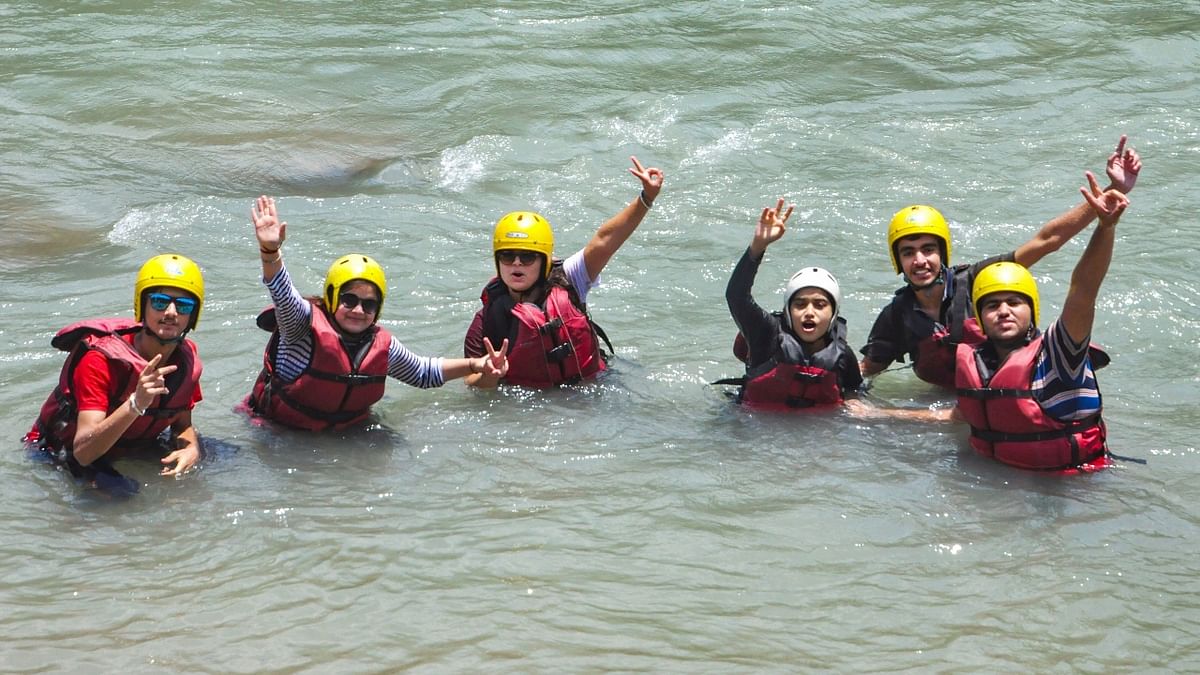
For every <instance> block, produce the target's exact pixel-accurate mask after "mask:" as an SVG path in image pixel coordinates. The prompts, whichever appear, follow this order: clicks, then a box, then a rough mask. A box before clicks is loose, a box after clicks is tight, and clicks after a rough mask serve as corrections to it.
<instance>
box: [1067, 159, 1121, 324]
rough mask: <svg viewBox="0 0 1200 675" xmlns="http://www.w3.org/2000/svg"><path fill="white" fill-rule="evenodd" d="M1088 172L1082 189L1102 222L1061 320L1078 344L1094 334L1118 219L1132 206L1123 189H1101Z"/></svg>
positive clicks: (1079, 267) (1074, 276)
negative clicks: (1098, 301) (1098, 305)
mask: <svg viewBox="0 0 1200 675" xmlns="http://www.w3.org/2000/svg"><path fill="white" fill-rule="evenodd" d="M1086 175H1087V181H1088V186H1087V187H1086V188H1080V189H1079V190H1080V192H1082V193H1083V196H1084V199H1087V201H1088V205H1089V207H1090V208H1092V209H1094V210H1095V213H1096V214H1097V215H1098V216H1099V217H1100V223H1099V224H1098V225H1096V229H1095V230H1094V231H1093V232H1092V238H1091V239H1090V240H1089V241H1088V245H1087V248H1086V249H1085V250H1084V252H1083V255H1082V256H1081V257H1080V258H1079V262H1078V263H1075V271H1074V272H1072V273H1071V287H1070V289H1069V290H1068V291H1067V299H1066V300H1065V301H1064V302H1063V311H1062V318H1061V319H1060V322H1061V324H1062V327H1063V328H1064V329H1065V330H1066V331H1067V335H1069V336H1070V337H1071V341H1072V342H1074V343H1075V344H1081V343H1083V342H1084V341H1085V340H1087V339H1088V338H1089V337H1091V334H1092V322H1093V320H1095V317H1096V296H1097V295H1098V294H1099V292H1100V283H1101V282H1103V281H1104V277H1105V275H1106V274H1108V265H1109V263H1110V262H1111V261H1112V252H1113V241H1114V239H1115V238H1116V236H1115V233H1116V229H1117V221H1118V220H1120V219H1121V214H1122V213H1124V212H1125V208H1126V207H1128V206H1129V198H1128V197H1126V196H1125V195H1124V194H1122V193H1121V192H1120V191H1119V190H1111V189H1110V190H1101V189H1100V185H1099V184H1098V183H1097V182H1096V177H1095V176H1094V175H1092V172H1090V171H1089V172H1087V174H1086Z"/></svg>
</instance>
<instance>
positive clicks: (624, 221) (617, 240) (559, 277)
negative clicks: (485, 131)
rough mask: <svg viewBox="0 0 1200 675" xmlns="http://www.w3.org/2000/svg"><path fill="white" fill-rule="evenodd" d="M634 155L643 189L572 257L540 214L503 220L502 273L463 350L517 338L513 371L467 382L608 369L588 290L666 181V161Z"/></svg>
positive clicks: (543, 383) (576, 375) (542, 382)
mask: <svg viewBox="0 0 1200 675" xmlns="http://www.w3.org/2000/svg"><path fill="white" fill-rule="evenodd" d="M630 159H631V160H632V161H633V168H631V169H629V172H630V173H632V174H633V175H634V176H636V177H637V178H638V179H639V180H640V181H641V182H642V191H641V193H640V194H639V195H638V196H637V197H635V198H634V199H633V200H632V201H630V202H629V203H628V204H627V205H625V208H623V209H621V211H620V213H618V214H617V215H615V216H613V217H612V218H610V219H609V220H608V221H607V222H605V223H604V224H603V225H601V226H600V229H599V230H597V231H596V234H595V235H593V236H592V239H591V241H589V242H588V244H587V245H586V246H584V247H583V248H582V249H581V250H579V251H577V252H575V253H574V254H572V255H571V256H570V257H568V258H567V259H566V260H563V261H559V260H556V259H555V258H554V257H553V252H554V232H553V231H552V230H551V228H550V223H549V222H547V221H546V219H545V218H543V217H542V216H541V215H539V214H537V213H533V212H531V211H514V212H512V213H509V214H507V215H505V216H504V217H503V218H501V219H500V220H499V221H498V222H497V223H496V227H495V229H494V231H493V233H492V256H493V258H494V260H495V263H496V276H495V277H494V278H493V279H492V280H491V281H490V282H488V284H487V286H485V287H484V289H483V295H482V300H483V307H482V308H481V309H480V310H479V311H478V312H476V313H475V318H474V319H473V320H472V322H471V326H470V328H468V329H467V335H466V338H465V339H464V341H463V353H464V354H465V355H467V356H469V357H477V356H480V355H483V354H485V353H486V351H485V346H486V344H487V341H488V340H490V341H491V342H492V343H493V344H494V343H496V342H497V341H501V340H507V341H508V342H509V344H511V345H512V350H511V351H510V352H509V354H508V362H509V364H508V366H509V367H508V374H507V375H506V376H501V375H498V374H496V373H495V371H488V372H480V373H475V374H472V375H470V376H469V377H468V378H467V384H470V385H473V386H476V387H494V386H496V385H497V384H498V383H499V382H501V381H503V382H505V383H508V384H519V385H524V386H527V387H551V386H555V385H559V384H569V383H573V382H578V381H580V380H584V379H587V378H590V377H593V376H595V375H596V374H597V373H599V372H601V371H603V370H604V369H605V361H604V354H603V353H602V352H601V350H600V344H599V340H598V339H597V330H598V329H597V328H596V327H595V325H594V324H592V321H591V319H590V318H589V316H588V313H587V305H586V303H587V295H588V291H589V290H591V289H592V288H593V287H595V286H596V285H598V284H599V282H600V271H601V270H603V269H604V266H605V265H607V264H608V261H609V259H611V258H612V256H613V254H615V253H616V252H617V249H619V248H620V247H621V245H622V244H624V243H625V240H626V239H628V238H629V235H631V234H633V231H634V230H636V229H637V226H638V225H639V224H640V223H641V222H642V219H643V218H645V216H646V213H647V212H648V211H649V210H650V207H651V206H652V205H653V204H654V200H655V198H657V197H658V193H659V191H660V190H661V189H662V183H663V172H662V171H661V170H660V169H657V168H654V167H651V168H645V167H643V166H642V164H641V162H639V161H638V159H637V157H631V158H630ZM599 335H600V337H603V336H604V335H603V332H600V333H599Z"/></svg>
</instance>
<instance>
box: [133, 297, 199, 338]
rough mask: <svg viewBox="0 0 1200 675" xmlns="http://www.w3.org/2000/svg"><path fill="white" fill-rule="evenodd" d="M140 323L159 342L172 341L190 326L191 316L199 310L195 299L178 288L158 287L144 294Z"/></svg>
mask: <svg viewBox="0 0 1200 675" xmlns="http://www.w3.org/2000/svg"><path fill="white" fill-rule="evenodd" d="M144 297H145V299H146V306H145V307H142V323H143V324H144V325H145V326H146V328H147V329H148V330H149V331H150V332H151V333H154V334H155V335H156V336H158V337H159V339H161V340H173V339H175V338H178V337H179V336H181V335H183V333H184V331H186V330H187V329H188V326H190V325H191V322H192V315H193V314H195V313H196V311H197V310H198V309H199V303H198V302H196V297H195V296H194V295H192V294H191V293H186V292H184V291H181V290H179V289H178V288H167V287H164V286H159V287H155V288H150V289H148V290H147V292H146V294H145V296H144Z"/></svg>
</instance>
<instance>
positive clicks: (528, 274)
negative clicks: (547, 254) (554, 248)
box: [496, 250, 546, 293]
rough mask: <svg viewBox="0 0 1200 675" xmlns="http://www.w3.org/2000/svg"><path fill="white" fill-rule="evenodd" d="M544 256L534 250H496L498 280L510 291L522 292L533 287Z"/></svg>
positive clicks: (540, 270) (539, 272)
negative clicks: (498, 270)
mask: <svg viewBox="0 0 1200 675" xmlns="http://www.w3.org/2000/svg"><path fill="white" fill-rule="evenodd" d="M545 264H546V261H545V258H543V257H542V254H541V253H537V252H535V251H509V250H502V251H497V252H496V265H497V267H499V268H500V281H503V282H504V285H505V286H508V289H509V290H510V291H516V292H517V293H524V292H525V291H527V290H529V289H530V288H533V285H534V284H536V283H537V282H538V279H540V278H541V275H542V268H543V267H544V266H545Z"/></svg>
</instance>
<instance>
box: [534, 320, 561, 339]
mask: <svg viewBox="0 0 1200 675" xmlns="http://www.w3.org/2000/svg"><path fill="white" fill-rule="evenodd" d="M562 325H563V322H562V317H558V316H556V317H554V318H553V319H552V320H550V321H547V322H546V323H544V324H542V325H540V326H538V332H539V333H541V334H542V335H549V334H551V333H557V332H558V330H559V329H560V328H562Z"/></svg>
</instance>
